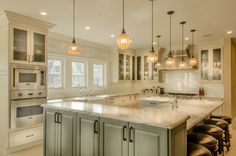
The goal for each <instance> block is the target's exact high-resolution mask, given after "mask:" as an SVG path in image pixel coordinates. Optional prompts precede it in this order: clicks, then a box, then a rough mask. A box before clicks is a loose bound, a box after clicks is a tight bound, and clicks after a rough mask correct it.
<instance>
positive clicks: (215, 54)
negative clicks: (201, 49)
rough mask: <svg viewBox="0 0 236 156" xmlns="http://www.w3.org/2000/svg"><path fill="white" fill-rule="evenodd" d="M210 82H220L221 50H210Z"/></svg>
mask: <svg viewBox="0 0 236 156" xmlns="http://www.w3.org/2000/svg"><path fill="white" fill-rule="evenodd" d="M212 80H214V81H220V80H222V52H221V48H213V49H212Z"/></svg>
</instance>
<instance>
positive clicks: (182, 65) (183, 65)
mask: <svg viewBox="0 0 236 156" xmlns="http://www.w3.org/2000/svg"><path fill="white" fill-rule="evenodd" d="M180 24H181V25H182V56H181V60H180V62H179V67H181V68H183V67H186V66H187V65H186V63H185V61H184V24H186V22H185V21H183V22H180Z"/></svg>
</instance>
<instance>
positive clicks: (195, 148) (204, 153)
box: [187, 143, 211, 156]
mask: <svg viewBox="0 0 236 156" xmlns="http://www.w3.org/2000/svg"><path fill="white" fill-rule="evenodd" d="M187 156H211V152H210V151H209V150H208V149H207V148H206V147H204V146H202V145H198V144H193V143H188V147H187Z"/></svg>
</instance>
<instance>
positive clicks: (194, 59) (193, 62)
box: [189, 29, 197, 66]
mask: <svg viewBox="0 0 236 156" xmlns="http://www.w3.org/2000/svg"><path fill="white" fill-rule="evenodd" d="M190 31H191V32H192V55H191V58H190V60H189V64H190V65H191V66H195V65H196V64H197V59H196V58H195V57H194V32H195V31H196V30H195V29H192V30H190Z"/></svg>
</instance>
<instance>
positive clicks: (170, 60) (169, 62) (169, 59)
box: [166, 11, 175, 67]
mask: <svg viewBox="0 0 236 156" xmlns="http://www.w3.org/2000/svg"><path fill="white" fill-rule="evenodd" d="M167 14H168V15H170V51H169V54H168V56H167V59H166V65H167V66H169V67H170V66H173V65H174V64H175V60H174V58H173V56H172V54H171V16H172V15H173V14H174V11H168V12H167Z"/></svg>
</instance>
